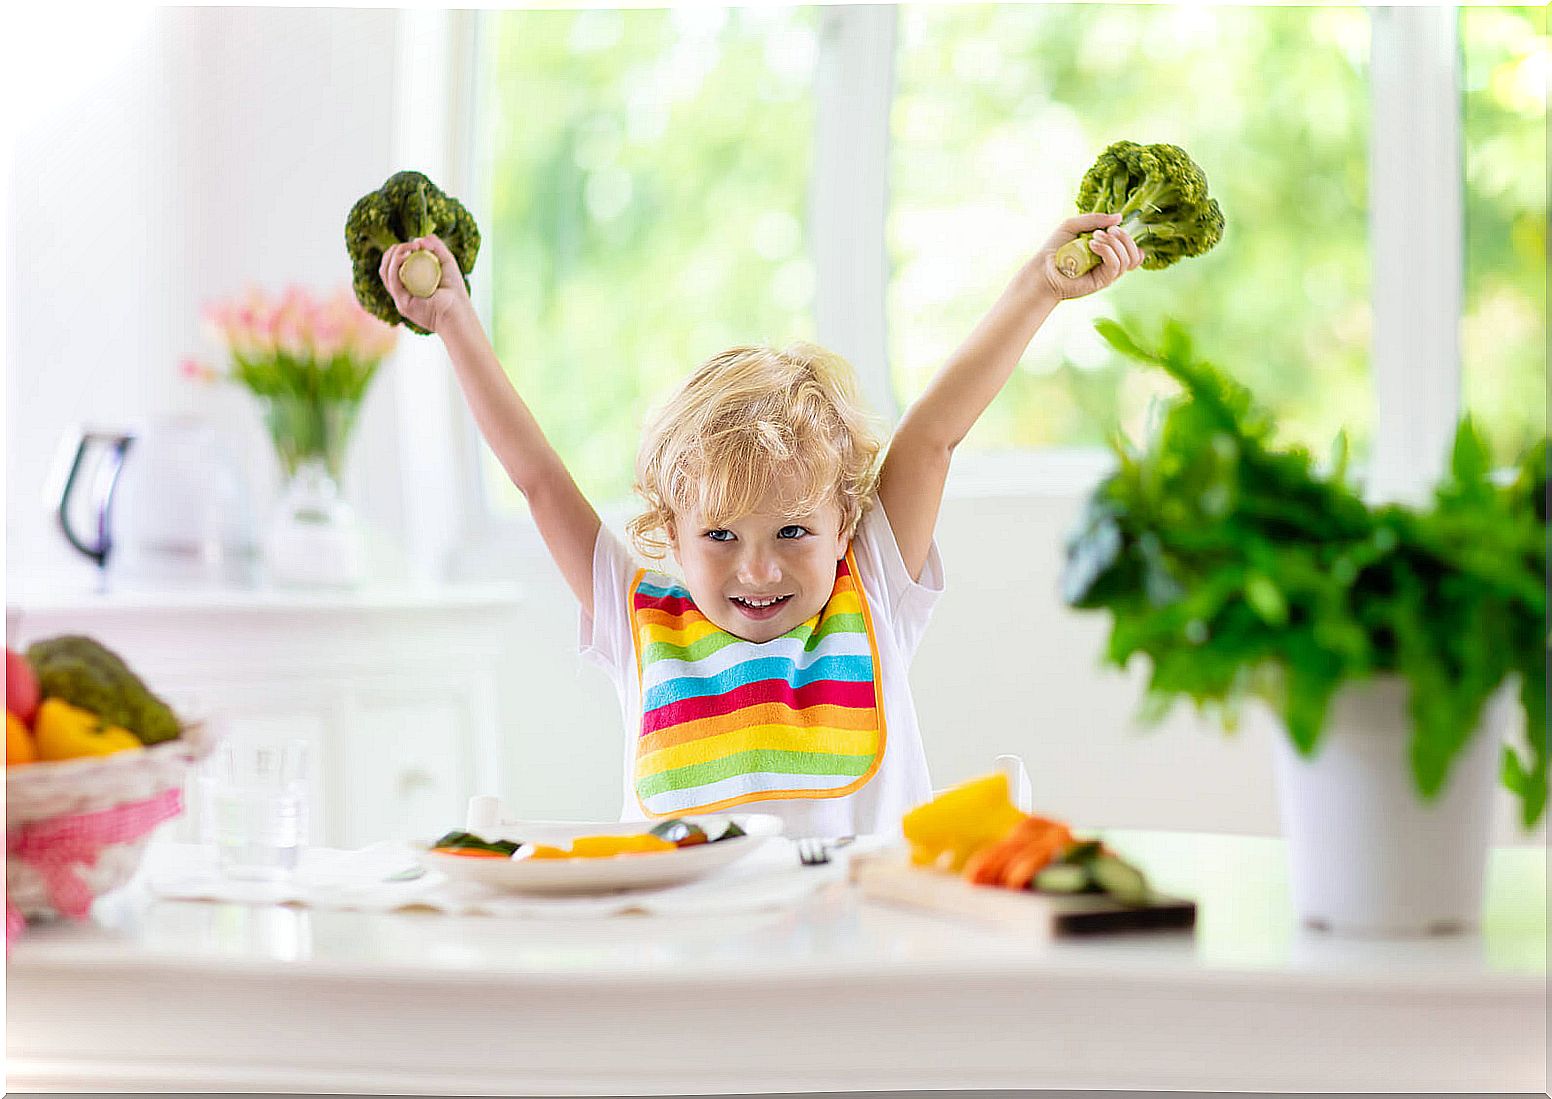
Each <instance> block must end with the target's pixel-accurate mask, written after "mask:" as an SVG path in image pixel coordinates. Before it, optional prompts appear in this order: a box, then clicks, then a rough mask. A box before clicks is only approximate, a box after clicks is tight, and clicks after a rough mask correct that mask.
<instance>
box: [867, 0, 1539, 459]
mask: <svg viewBox="0 0 1552 1099" xmlns="http://www.w3.org/2000/svg"><path fill="white" fill-rule="evenodd" d="M1460 27H1461V39H1462V51H1463V56H1464V66H1463V78H1464V79H1463V85H1464V90H1463V100H1464V102H1463V111H1464V115H1463V117H1464V126H1465V157H1466V168H1467V171H1466V191H1465V201H1466V232H1467V237H1466V245H1467V269H1466V313H1465V317H1464V318H1463V326H1462V349H1463V357H1464V362H1463V370H1464V389H1465V399H1466V404H1467V407H1468V408H1469V409H1471V410H1472V411H1473V412H1475V413H1476V414H1477V416H1478V418H1479V420H1480V422H1481V423H1483V424H1484V425H1487V426H1488V427H1489V428H1490V429H1491V430H1490V432H1489V434H1490V435H1491V437H1492V443H1493V446H1494V447H1495V449H1494V457H1495V459H1496V460H1498V461H1500V462H1507V461H1510V460H1512V459H1513V456H1514V455H1515V454H1516V453H1517V452H1518V451H1519V450H1520V449H1522V448H1523V446H1524V445H1525V444H1526V442H1527V441H1529V440H1531V439H1534V438H1537V437H1539V436H1540V435H1541V434H1542V433H1544V432H1545V430H1546V413H1545V409H1546V381H1545V373H1546V338H1547V335H1546V320H1545V318H1546V265H1547V235H1546V178H1547V177H1546V164H1547V159H1546V105H1545V79H1546V73H1547V66H1548V60H1547V59H1548V40H1547V25H1546V9H1545V8H1541V7H1469V8H1464V9H1462V13H1461V24H1460ZM1368 54H1369V22H1368V16H1367V14H1366V12H1365V10H1364V9H1363V8H1361V7H1319V8H1316V7H1276V6H1273V7H1265V6H1259V7H1240V8H1233V7H1214V8H1187V7H1181V6H1171V5H1158V6H1142V7H1138V6H1132V5H1078V4H1052V5H1046V4H1035V5H997V4H977V5H962V6H948V5H931V4H912V5H907V6H904V7H902V8H901V34H900V47H899V63H898V69H897V87H896V94H895V108H894V117H893V124H892V131H893V132H892V139H893V145H892V148H893V166H892V180H891V195H892V200H893V202H892V207H891V213H890V241H891V251H892V261H893V265H894V272H895V275H894V279H893V282H892V285H891V287H890V293H889V303H888V308H889V313H888V316H889V332H890V361H891V364H892V366H893V370H894V382H895V386H896V388H897V390H898V392H899V393H900V396H901V400H902V403H904V402H907V401H909V400H910V399H911V398H912V397H914V396H915V395H916V394H917V393H919V392H920V391H921V390H922V389H923V388H924V387H925V385H926V383H927V380H928V379H929V378H930V377H931V375H932V373H933V372H934V371H935V370H936V369H937V368H938V366H939V365H941V363H942V362H943V360H944V358H945V357H946V356H947V355H948V354H950V353H951V352H952V351H953V349H954V347H955V346H956V345H957V343H958V341H959V340H961V339H962V338H963V337H964V335H965V334H966V333H967V332H969V330H970V328H971V327H972V326H973V325H974V323H975V321H976V320H977V319H978V318H979V316H980V314H981V312H982V311H983V310H984V309H985V308H986V305H987V303H988V302H990V301H991V300H992V298H993V297H994V296H995V295H996V293H997V292H998V290H999V289H1000V288H1001V286H1002V284H1003V282H1004V281H1005V280H1006V279H1007V278H1008V277H1009V275H1010V274H1011V273H1012V272H1013V270H1014V269H1016V267H1017V265H1018V264H1019V263H1021V262H1022V261H1023V260H1024V258H1026V257H1027V255H1028V254H1029V251H1030V250H1031V249H1032V248H1033V247H1035V246H1036V245H1038V244H1039V243H1040V241H1041V240H1043V239H1044V235H1045V234H1046V233H1047V232H1048V231H1049V230H1050V227H1051V225H1052V224H1053V223H1054V222H1055V221H1056V220H1059V219H1060V218H1062V217H1066V216H1069V215H1070V214H1072V213H1074V212H1076V207H1075V203H1074V199H1075V197H1076V194H1077V190H1078V182H1079V178H1080V176H1081V174H1082V172H1083V169H1084V168H1085V167H1086V166H1087V165H1089V164H1090V163H1092V162H1093V160H1094V157H1095V156H1096V154H1098V153H1099V152H1100V150H1102V149H1103V148H1105V146H1106V145H1107V144H1109V143H1110V142H1112V141H1115V140H1119V139H1127V140H1133V141H1140V142H1171V143H1175V144H1179V145H1181V146H1183V147H1184V148H1186V149H1188V150H1190V152H1191V155H1192V157H1193V158H1194V159H1196V161H1197V162H1198V163H1200V164H1201V165H1202V167H1203V169H1204V170H1205V172H1206V174H1207V179H1208V184H1209V186H1210V188H1211V191H1212V194H1213V195H1214V197H1216V198H1218V200H1219V201H1220V202H1221V204H1222V206H1223V210H1224V214H1225V216H1226V218H1227V220H1228V228H1227V230H1226V232H1225V234H1224V240H1223V243H1221V244H1220V245H1219V246H1218V247H1217V248H1216V249H1214V251H1213V252H1212V253H1211V254H1210V255H1207V256H1204V257H1202V258H1200V259H1194V260H1191V261H1189V262H1185V263H1181V264H1177V265H1176V266H1174V267H1172V268H1171V269H1170V270H1169V271H1168V272H1166V273H1158V274H1153V273H1150V272H1146V271H1144V272H1137V273H1134V274H1133V275H1131V276H1128V278H1126V279H1125V280H1123V281H1122V282H1121V283H1120V284H1119V285H1117V286H1116V287H1115V288H1114V289H1113V290H1111V291H1108V292H1107V293H1106V294H1104V295H1100V296H1099V298H1100V299H1103V300H1098V299H1085V300H1082V301H1077V302H1067V303H1064V304H1063V306H1062V307H1061V309H1059V310H1058V311H1057V313H1056V314H1055V315H1053V317H1052V318H1051V320H1050V321H1048V322H1047V325H1046V327H1045V328H1044V329H1043V330H1042V331H1041V333H1040V335H1039V336H1038V337H1037V338H1036V340H1035V342H1034V344H1033V345H1032V346H1031V348H1030V349H1029V351H1028V352H1027V353H1026V355H1025V357H1024V359H1023V361H1022V363H1021V365H1020V369H1019V370H1018V371H1017V372H1016V373H1015V374H1014V377H1013V379H1012V381H1011V382H1010V384H1009V386H1008V388H1007V389H1006V390H1005V391H1004V392H1003V394H1002V395H1001V396H1000V397H999V398H998V400H997V402H996V403H995V404H994V405H993V406H992V408H991V409H990V410H989V412H988V413H987V415H986V416H985V417H984V418H983V419H982V421H981V423H980V424H978V425H977V427H976V428H975V430H974V431H973V432H972V434H971V436H970V438H969V439H968V440H967V443H966V447H967V448H970V449H974V448H982V449H994V450H995V449H1012V448H1023V447H1031V446H1046V445H1056V446H1072V445H1080V446H1081V445H1098V444H1100V443H1102V442H1103V441H1104V440H1105V439H1106V438H1107V437H1108V436H1109V434H1110V432H1111V431H1113V430H1114V429H1115V428H1116V427H1117V426H1118V425H1119V426H1123V427H1126V428H1128V429H1130V430H1136V429H1137V428H1138V427H1139V426H1140V424H1141V422H1142V418H1143V416H1144V414H1145V410H1146V409H1147V407H1148V405H1149V403H1150V401H1151V400H1152V398H1154V397H1155V396H1157V395H1158V394H1159V393H1161V392H1162V391H1163V388H1164V387H1163V383H1162V382H1161V381H1160V379H1159V377H1158V376H1157V375H1152V374H1149V373H1147V372H1141V373H1139V372H1137V371H1135V370H1133V369H1132V368H1131V367H1130V366H1128V364H1126V363H1125V361H1124V360H1121V359H1119V358H1117V357H1116V356H1115V355H1113V354H1112V353H1111V352H1110V350H1109V348H1107V347H1106V346H1105V345H1104V343H1103V341H1101V340H1099V339H1098V338H1097V336H1096V335H1095V334H1094V332H1093V331H1092V328H1091V321H1092V320H1093V319H1094V318H1096V317H1098V316H1101V315H1104V316H1112V317H1116V318H1118V319H1119V320H1120V321H1121V322H1122V323H1124V324H1126V325H1128V326H1135V325H1144V326H1151V325H1153V324H1154V323H1156V320H1157V318H1158V317H1161V316H1174V317H1177V318H1179V319H1180V320H1182V321H1183V322H1184V323H1186V324H1187V325H1189V326H1190V327H1192V328H1193V330H1196V331H1200V332H1211V333H1212V337H1213V344H1214V347H1215V348H1218V349H1219V351H1220V353H1221V354H1222V356H1223V358H1224V360H1225V361H1226V362H1230V363H1232V364H1234V366H1233V369H1234V370H1235V372H1236V376H1237V377H1238V378H1239V380H1241V381H1243V382H1245V383H1246V384H1248V385H1250V386H1252V388H1254V389H1255V391H1256V393H1257V395H1258V397H1259V399H1260V400H1261V402H1262V403H1263V404H1264V406H1265V407H1266V408H1267V409H1269V410H1270V411H1271V412H1272V413H1273V414H1274V415H1275V416H1276V417H1277V420H1278V422H1279V425H1280V426H1281V428H1282V429H1283V430H1284V431H1285V432H1286V433H1287V435H1288V436H1289V437H1290V438H1291V439H1294V440H1297V441H1301V442H1304V443H1307V444H1310V445H1313V446H1317V447H1318V446H1322V445H1323V443H1324V441H1325V440H1328V439H1330V438H1331V437H1332V436H1333V435H1334V434H1335V433H1336V432H1337V431H1338V430H1342V429H1346V431H1347V432H1348V434H1349V436H1350V438H1351V439H1352V446H1353V452H1354V456H1355V459H1357V460H1360V461H1361V460H1363V459H1364V458H1365V457H1366V455H1367V451H1368V444H1369V434H1370V425H1371V422H1372V419H1373V414H1374V408H1373V400H1374V397H1373V390H1372V385H1371V382H1370V376H1369V341H1370V335H1371V333H1370V311H1369V301H1368V299H1369V293H1370V285H1369V279H1370V271H1369V262H1370V258H1369V253H1368V245H1367V239H1368V201H1369V199H1368V190H1367V188H1368V136H1369V109H1370V106H1369V94H1368V90H1367V79H1368ZM1538 81H1539V82H1538Z"/></svg>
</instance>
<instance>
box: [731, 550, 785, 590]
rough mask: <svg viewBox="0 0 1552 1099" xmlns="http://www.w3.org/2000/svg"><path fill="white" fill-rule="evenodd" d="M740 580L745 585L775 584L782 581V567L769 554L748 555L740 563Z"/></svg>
mask: <svg viewBox="0 0 1552 1099" xmlns="http://www.w3.org/2000/svg"><path fill="white" fill-rule="evenodd" d="M738 579H739V582H740V583H743V584H751V585H754V584H759V585H767V584H774V583H776V581H778V580H780V579H781V566H780V565H779V564H777V562H776V559H775V558H774V557H771V556H769V555H767V554H763V553H750V554H746V555H745V556H744V558H743V560H742V561H740V562H739V567H738Z"/></svg>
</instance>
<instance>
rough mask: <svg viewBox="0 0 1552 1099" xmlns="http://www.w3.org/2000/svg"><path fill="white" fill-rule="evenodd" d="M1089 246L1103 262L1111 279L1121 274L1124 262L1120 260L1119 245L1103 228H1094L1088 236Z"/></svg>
mask: <svg viewBox="0 0 1552 1099" xmlns="http://www.w3.org/2000/svg"><path fill="white" fill-rule="evenodd" d="M1089 247H1090V248H1091V249H1093V251H1094V253H1095V254H1096V255H1098V256H1099V258H1100V262H1101V263H1103V264H1104V268H1105V273H1106V274H1107V275H1109V276H1110V277H1111V278H1112V279H1113V278H1115V277H1117V276H1118V275H1120V274H1121V272H1122V271H1123V270H1124V269H1125V266H1126V265H1125V264H1124V263H1123V262H1122V261H1121V250H1120V245H1119V244H1118V243H1117V242H1116V241H1115V240H1114V239H1113V238H1112V237H1111V236H1110V234H1109V233H1107V232H1105V231H1104V230H1103V229H1099V230H1095V232H1094V235H1093V236H1092V237H1091V238H1089Z"/></svg>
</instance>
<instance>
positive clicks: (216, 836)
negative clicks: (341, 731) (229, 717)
mask: <svg viewBox="0 0 1552 1099" xmlns="http://www.w3.org/2000/svg"><path fill="white" fill-rule="evenodd" d="M200 785H201V788H202V791H203V795H204V796H203V805H202V809H203V815H204V831H205V842H207V843H214V844H215V847H216V857H217V862H218V863H219V865H220V868H221V873H222V874H224V875H225V876H227V877H229V878H240V879H244V880H249V881H284V880H286V879H288V878H290V877H291V875H292V874H293V873H295V871H296V865H297V861H298V859H299V858H300V856H301V851H302V847H303V846H304V845H305V844H306V843H307V742H306V741H305V740H280V741H241V740H238V741H225V742H223V743H221V744H219V745H217V746H216V749H215V751H213V752H212V753H211V754H210V758H209V759H208V760H206V763H205V770H204V773H203V774H202V775H201V776H200Z"/></svg>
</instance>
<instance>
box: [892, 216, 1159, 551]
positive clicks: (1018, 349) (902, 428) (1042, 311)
mask: <svg viewBox="0 0 1552 1099" xmlns="http://www.w3.org/2000/svg"><path fill="white" fill-rule="evenodd" d="M1120 220H1121V217H1120V215H1119V214H1083V215H1080V216H1078V217H1072V218H1068V219H1067V220H1066V221H1064V222H1062V223H1061V225H1060V226H1058V227H1057V229H1056V232H1054V233H1053V234H1051V237H1050V239H1049V240H1047V241H1046V242H1045V245H1044V246H1043V247H1042V248H1041V249H1040V251H1039V252H1037V253H1036V254H1035V255H1034V256H1033V257H1031V258H1030V260H1029V262H1027V263H1026V264H1024V266H1023V267H1022V268H1020V269H1019V272H1018V274H1017V275H1015V276H1014V278H1013V281H1012V282H1011V283H1009V284H1008V287H1007V289H1006V290H1004V291H1003V292H1002V296H1001V297H1000V298H998V299H997V304H995V305H993V306H992V308H991V311H990V312H989V313H987V314H986V316H985V317H983V318H982V319H981V323H980V324H978V325H976V327H975V331H974V332H971V333H970V336H969V338H968V339H966V340H965V342H964V343H963V344H962V345H961V346H960V347H959V350H957V351H955V352H954V354H953V356H952V357H951V358H950V359H949V361H948V362H947V363H945V364H944V365H943V368H942V369H941V370H939V371H938V373H937V374H936V375H935V376H934V377H933V379H932V382H931V383H930V384H929V385H928V386H927V388H926V390H925V391H923V393H922V395H921V396H920V397H918V398H917V399H916V400H915V401H914V402H913V403H912V404H911V407H910V408H908V409H906V411H905V415H904V416H903V417H901V419H900V425H899V427H897V428H896V429H895V433H894V437H893V438H892V439H891V440H890V443H889V453H888V454H887V455H886V456H885V458H884V466H883V469H882V471H881V472H880V474H879V484H878V496H879V499H880V500H881V501H882V502H883V505H884V511H885V512H887V513H888V515H889V525H890V527H891V528H892V530H893V531H894V536H895V544H896V545H898V546H899V547H900V555H901V556H902V557H903V558H904V560H905V567H906V569H907V570H908V571H909V572H910V574H911V577H912V579H920V577H921V571H922V569H923V568H925V567H926V564H927V554H928V552H929V551H930V550H931V548H932V533H933V530H934V529H935V528H936V527H937V523H938V507H939V505H940V504H941V503H942V501H943V484H944V482H945V481H946V480H947V479H948V466H949V459H950V457H951V456H952V455H953V453H954V448H955V447H957V446H958V445H959V443H960V441H961V440H963V439H964V437H965V435H966V434H967V433H968V432H969V431H970V428H971V427H972V426H973V425H974V424H975V422H976V420H978V419H980V418H981V413H983V412H985V411H986V407H987V405H989V404H991V403H992V398H994V397H996V396H997V394H998V393H999V392H1000V391H1001V390H1002V387H1003V386H1004V385H1005V384H1007V381H1008V378H1009V377H1010V376H1012V374H1013V368H1014V367H1015V366H1017V365H1018V361H1019V356H1021V355H1022V354H1023V353H1024V349H1025V348H1026V347H1028V346H1029V341H1030V340H1031V339H1033V338H1034V335H1035V332H1036V330H1038V329H1039V327H1040V325H1041V324H1042V323H1043V322H1044V321H1045V319H1046V317H1047V316H1049V315H1050V313H1051V310H1052V309H1054V308H1055V307H1056V303H1057V302H1059V301H1061V300H1062V299H1063V298H1078V297H1082V296H1083V295H1085V294H1092V293H1094V291H1096V290H1102V289H1104V288H1105V287H1106V286H1109V285H1110V284H1111V283H1112V282H1114V281H1115V280H1116V279H1118V278H1120V277H1121V275H1122V274H1123V273H1124V272H1126V271H1130V270H1131V269H1132V268H1134V267H1136V266H1137V265H1138V264H1140V263H1141V262H1142V253H1141V252H1140V251H1139V250H1138V248H1137V245H1136V243H1135V242H1134V241H1133V240H1132V238H1131V237H1129V236H1127V235H1126V233H1125V232H1124V231H1122V230H1115V231H1114V232H1113V233H1096V234H1095V236H1094V237H1093V243H1092V245H1091V247H1092V248H1093V249H1094V251H1095V253H1096V254H1098V256H1099V257H1100V260H1101V261H1102V262H1101V263H1100V265H1099V266H1098V267H1095V268H1094V269H1093V270H1091V271H1089V272H1088V273H1087V274H1086V275H1083V276H1081V277H1079V278H1075V279H1070V278H1067V277H1065V276H1064V275H1062V274H1060V273H1059V272H1058V271H1057V270H1056V267H1055V265H1054V263H1053V262H1052V256H1054V255H1055V253H1056V250H1057V249H1058V248H1060V247H1061V246H1062V245H1064V244H1066V243H1067V242H1068V241H1070V240H1074V239H1076V238H1077V236H1078V235H1079V234H1080V233H1085V232H1088V231H1089V230H1091V229H1100V228H1101V227H1105V228H1108V227H1110V226H1114V225H1116V224H1117V223H1118V222H1119V221H1120Z"/></svg>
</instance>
